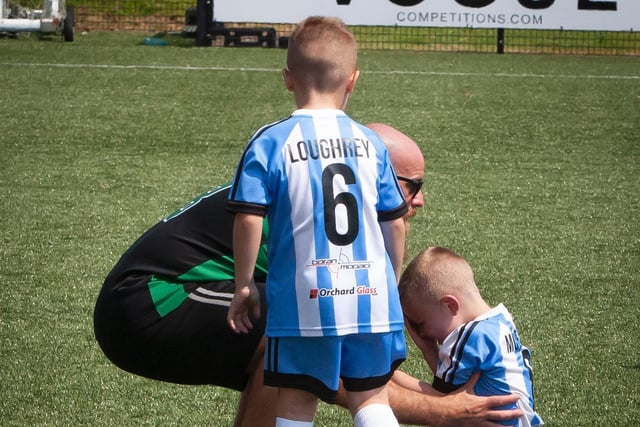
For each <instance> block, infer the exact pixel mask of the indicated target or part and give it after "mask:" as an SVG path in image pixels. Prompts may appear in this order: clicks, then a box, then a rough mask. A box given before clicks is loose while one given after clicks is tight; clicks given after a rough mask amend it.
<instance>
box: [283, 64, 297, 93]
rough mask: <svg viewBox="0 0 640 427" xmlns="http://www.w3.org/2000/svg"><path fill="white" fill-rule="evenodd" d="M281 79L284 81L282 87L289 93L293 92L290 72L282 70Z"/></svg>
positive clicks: (285, 69)
mask: <svg viewBox="0 0 640 427" xmlns="http://www.w3.org/2000/svg"><path fill="white" fill-rule="evenodd" d="M282 79H283V80H284V86H285V87H286V88H287V90H288V91H289V92H293V86H294V85H293V77H292V76H291V72H289V69H288V68H283V69H282Z"/></svg>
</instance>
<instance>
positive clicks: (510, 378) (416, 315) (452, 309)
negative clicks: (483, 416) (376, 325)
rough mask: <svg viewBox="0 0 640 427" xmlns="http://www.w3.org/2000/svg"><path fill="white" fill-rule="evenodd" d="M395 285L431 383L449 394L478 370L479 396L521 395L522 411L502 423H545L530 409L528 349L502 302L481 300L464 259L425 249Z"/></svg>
mask: <svg viewBox="0 0 640 427" xmlns="http://www.w3.org/2000/svg"><path fill="white" fill-rule="evenodd" d="M399 289H400V298H401V301H402V306H403V310H404V314H405V319H406V324H407V328H408V330H409V333H410V334H411V337H412V338H413V340H414V342H415V343H416V344H417V345H418V347H419V348H420V350H421V351H422V353H423V355H424V357H425V360H426V361H427V363H428V364H429V366H430V368H431V370H432V371H433V373H434V380H433V388H435V389H436V390H437V391H440V392H443V393H449V392H451V391H453V390H456V389H458V388H460V387H462V386H464V384H465V383H466V382H467V381H468V380H469V378H471V376H472V375H473V374H474V373H476V372H478V371H479V372H481V374H480V378H479V380H478V382H477V383H476V385H475V392H476V393H477V394H478V395H480V396H490V395H499V394H517V395H519V396H520V399H519V401H518V402H517V406H518V407H519V408H520V409H521V410H522V413H523V415H522V416H521V417H520V418H519V419H516V420H511V421H504V422H502V424H504V425H514V426H520V427H524V426H527V427H529V426H539V425H542V424H543V422H542V419H541V418H540V416H539V415H538V414H537V413H536V412H535V409H534V399H533V384H532V372H531V365H530V352H529V349H527V348H526V347H524V346H523V345H522V344H521V343H520V339H519V337H518V332H517V330H516V327H515V325H514V323H513V319H512V317H511V314H509V312H508V311H507V309H506V308H505V307H504V305H502V304H499V305H498V306H496V307H494V308H491V307H490V306H489V305H488V304H487V303H486V302H485V301H484V299H483V298H482V296H481V295H480V291H479V290H478V287H477V286H476V283H475V279H474V274H473V271H472V269H471V267H470V266H469V264H468V263H467V261H466V260H465V259H464V258H462V257H461V256H459V255H458V254H456V253H454V252H453V251H451V250H449V249H446V248H442V247H431V248H428V249H427V250H425V251H423V252H422V253H420V254H418V255H417V256H416V257H415V258H414V259H413V260H412V261H411V262H410V263H409V265H408V266H407V268H406V270H405V271H404V273H403V274H402V277H401V279H400V284H399ZM438 347H439V348H438ZM514 405H515V404H514Z"/></svg>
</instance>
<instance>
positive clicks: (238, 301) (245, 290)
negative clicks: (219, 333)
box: [227, 280, 260, 334]
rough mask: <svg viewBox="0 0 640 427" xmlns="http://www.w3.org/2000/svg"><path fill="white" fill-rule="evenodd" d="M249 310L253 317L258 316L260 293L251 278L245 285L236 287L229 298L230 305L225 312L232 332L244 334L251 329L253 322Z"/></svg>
mask: <svg viewBox="0 0 640 427" xmlns="http://www.w3.org/2000/svg"><path fill="white" fill-rule="evenodd" d="M249 310H251V311H252V312H253V316H254V317H255V318H258V317H260V294H259V293H258V288H256V284H255V283H254V282H253V280H252V281H251V283H249V284H248V285H246V286H238V287H236V291H235V293H234V295H233V299H232V300H231V305H230V306H229V311H228V312H227V323H229V326H230V327H231V329H233V331H234V332H236V333H240V332H242V333H245V334H246V333H249V331H250V330H251V329H253V324H252V323H251V319H250V318H249Z"/></svg>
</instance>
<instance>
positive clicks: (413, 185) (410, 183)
mask: <svg viewBox="0 0 640 427" xmlns="http://www.w3.org/2000/svg"><path fill="white" fill-rule="evenodd" d="M397 178H398V181H403V182H406V183H407V187H408V188H409V195H410V196H409V200H411V199H413V198H414V197H416V195H417V194H418V193H419V192H420V189H421V188H422V184H424V179H412V178H407V177H406V176H399V175H398V176H397Z"/></svg>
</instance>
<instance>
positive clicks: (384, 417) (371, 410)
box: [353, 403, 399, 427]
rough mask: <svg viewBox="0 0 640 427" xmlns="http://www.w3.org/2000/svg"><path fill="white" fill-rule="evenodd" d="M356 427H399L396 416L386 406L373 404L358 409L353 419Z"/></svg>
mask: <svg viewBox="0 0 640 427" xmlns="http://www.w3.org/2000/svg"><path fill="white" fill-rule="evenodd" d="M353 423H354V424H355V426H356V427H394V426H396V427H399V424H398V420H396V416H395V415H393V411H392V410H391V408H390V407H389V406H387V405H383V404H382V403H373V404H371V405H367V406H365V407H364V408H362V409H360V410H359V411H358V412H357V413H356V415H355V416H354V417H353Z"/></svg>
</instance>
